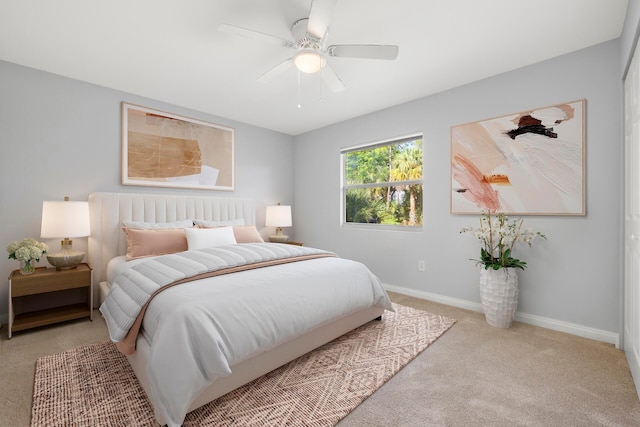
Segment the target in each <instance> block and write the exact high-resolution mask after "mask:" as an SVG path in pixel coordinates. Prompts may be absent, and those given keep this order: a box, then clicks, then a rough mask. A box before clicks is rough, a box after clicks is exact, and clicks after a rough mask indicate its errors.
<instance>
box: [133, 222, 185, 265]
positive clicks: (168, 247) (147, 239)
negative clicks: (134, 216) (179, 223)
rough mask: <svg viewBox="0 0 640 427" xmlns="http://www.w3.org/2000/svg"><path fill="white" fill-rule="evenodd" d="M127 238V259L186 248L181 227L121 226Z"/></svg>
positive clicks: (164, 253) (171, 252)
mask: <svg viewBox="0 0 640 427" xmlns="http://www.w3.org/2000/svg"><path fill="white" fill-rule="evenodd" d="M123 230H124V234H125V236H126V238H127V255H126V258H127V261H130V260H132V259H136V258H143V257H148V256H155V255H166V254H173V253H176V252H183V251H186V250H187V237H186V236H185V234H184V229H183V228H155V229H146V230H145V229H136V228H126V227H124V228H123Z"/></svg>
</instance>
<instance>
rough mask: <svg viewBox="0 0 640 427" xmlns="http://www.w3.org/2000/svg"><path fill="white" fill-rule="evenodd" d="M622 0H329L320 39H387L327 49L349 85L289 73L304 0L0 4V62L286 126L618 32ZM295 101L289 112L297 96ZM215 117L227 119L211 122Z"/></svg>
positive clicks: (432, 89) (8, 0)
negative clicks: (224, 28) (267, 38)
mask: <svg viewBox="0 0 640 427" xmlns="http://www.w3.org/2000/svg"><path fill="white" fill-rule="evenodd" d="M627 3H628V0H535V1H530V0H527V1H525V0H482V1H478V0H393V1H389V0H339V1H338V3H337V5H336V6H335V8H334V9H333V14H332V18H331V23H330V26H329V29H330V38H329V44H353V43H356V44H357V43H362V44H395V45H398V46H399V47H400V53H399V55H398V58H397V59H396V60H395V61H382V60H369V59H352V58H329V59H328V63H329V64H330V65H331V67H332V68H333V69H334V70H335V71H336V73H337V74H338V75H339V76H340V78H341V79H342V81H343V82H344V84H345V85H346V87H347V89H346V90H345V91H343V92H340V93H337V94H332V93H331V92H329V91H328V90H327V89H326V88H324V87H323V85H322V84H321V80H320V78H319V77H318V76H317V75H310V76H309V75H303V76H302V78H301V90H300V91H298V73H297V72H296V71H295V69H293V68H292V69H290V70H288V71H287V72H285V73H284V74H281V75H279V76H276V77H275V78H274V79H273V80H271V81H270V82H268V83H260V82H257V81H256V78H257V77H259V76H260V75H262V74H263V73H264V72H266V71H267V70H269V69H270V68H271V67H273V66H275V65H277V64H278V63H280V62H281V61H283V60H285V59H287V58H289V57H290V56H291V53H292V52H293V51H291V50H289V49H286V48H284V47H280V46H277V45H273V44H265V43H260V42H257V41H253V40H250V39H247V38H242V37H238V36H234V35H232V34H227V33H222V32H220V31H218V25H219V24H221V23H228V24H233V25H237V26H241V27H246V28H251V29H254V30H257V31H261V32H263V33H268V34H271V35H275V36H278V37H282V38H287V39H290V38H291V35H290V26H291V24H292V23H293V22H294V21H296V20H298V19H300V18H304V17H307V16H308V12H309V8H310V4H311V0H271V1H267V0H181V1H178V0H109V1H91V0H56V1H51V0H19V1H16V0H0V59H2V60H6V61H9V62H13V63H16V64H21V65H25V66H28V67H32V68H36V69H40V70H45V71H49V72H51V73H55V74H60V75H63V76H68V77H72V78H75V79H79V80H83V81H86V82H90V83H94V84H98V85H101V86H106V87H109V88H113V89H118V90H122V91H125V92H129V93H133V94H137V95H141V96H145V97H149V98H152V99H156V100H159V101H163V102H167V103H170V104H175V105H179V106H183V107H187V108H190V109H193V110H197V111H202V112H205V113H210V114H213V115H216V116H221V117H225V118H228V119H232V120H237V121H240V122H244V123H249V124H253V125H256V126H260V127H264V128H268V129H273V130H276V131H280V132H284V133H286V134H291V135H297V134H300V133H303V132H306V131H310V130H313V129H317V128H320V127H323V126H327V125H329V124H332V123H336V122H340V121H342V120H346V119H350V118H353V117H357V116H360V115H363V114H366V113H369V112H372V111H376V110H380V109H384V108H386V107H390V106H393V105H398V104H401V103H404V102H407V101H410V100H412V99H417V98H421V97H424V96H427V95H430V94H433V93H437V92H441V91H443V90H446V89H449V88H452V87H456V86H460V85H463V84H465V83H469V82H472V81H476V80H479V79H483V78H486V77H490V76H492V75H496V74H499V73H502V72H505V71H509V70H513V69H516V68H520V67H523V66H526V65H529V64H532V63H535V62H539V61H542V60H545V59H548V58H552V57H555V56H558V55H562V54H565V53H568V52H571V51H575V50H578V49H582V48H585V47H588V46H592V45H594V44H597V43H601V42H604V41H607V40H611V39H615V38H617V37H619V36H620V33H621V31H622V26H623V22H624V16H625V13H626V9H627ZM299 102H300V103H301V104H302V108H297V104H298V103H299ZM222 124H224V123H222Z"/></svg>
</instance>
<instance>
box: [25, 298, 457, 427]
mask: <svg viewBox="0 0 640 427" xmlns="http://www.w3.org/2000/svg"><path fill="white" fill-rule="evenodd" d="M394 306H395V308H396V313H385V315H384V317H383V320H382V321H381V322H377V321H373V322H369V323H368V324H367V325H364V326H362V327H360V328H358V329H356V330H355V331H353V332H351V333H349V334H346V335H344V336H343V337H340V338H338V339H336V340H334V341H332V342H331V343H329V344H326V345H325V346H323V347H320V348H319V349H317V350H315V351H313V352H311V353H309V354H307V355H305V356H302V357H300V358H299V359H296V360H294V361H293V362H291V363H289V364H287V365H285V366H283V367H281V368H279V369H277V370H275V371H273V372H271V373H269V374H267V375H265V376H263V377H261V378H258V379H257V380H255V381H253V382H252V383H250V384H247V385H246V386H244V387H241V388H240V389H238V390H236V391H234V392H232V393H229V394H227V395H226V396H223V397H221V398H220V399H218V400H216V401H215V402H212V403H210V404H208V405H205V406H203V407H201V408H199V409H197V410H195V411H193V412H191V413H189V414H188V416H187V419H186V420H185V425H198V426H231V425H242V426H260V427H262V426H265V425H274V424H277V425H288V426H333V425H335V424H336V423H338V422H339V421H340V420H341V419H342V418H344V417H345V416H346V415H347V414H348V413H349V412H351V411H352V410H353V409H354V408H355V407H356V406H358V405H359V404H360V403H361V402H362V401H364V400H365V399H366V398H367V397H368V396H370V395H371V394H372V393H373V392H375V391H376V390H377V389H378V388H379V387H381V386H382V385H383V384H384V383H385V382H387V381H388V380H389V379H390V378H391V377H392V376H393V375H394V374H396V373H397V372H398V371H399V370H400V369H401V368H402V367H403V366H405V365H406V364H407V363H409V362H410V361H411V360H412V359H413V358H415V357H416V356H417V355H418V354H419V353H420V352H422V351H423V350H424V349H425V348H427V347H428V346H429V344H431V343H432V342H433V341H435V340H436V339H437V338H438V337H439V336H441V335H442V334H443V333H444V332H446V331H447V330H448V329H449V328H450V327H451V326H452V325H453V324H454V322H455V321H454V320H451V319H449V318H447V317H444V316H440V315H433V314H429V313H426V312H424V311H421V310H416V309H414V308H410V307H406V306H402V305H397V304H396V305H394ZM31 415H32V416H31V425H32V426H45V425H46V426H55V425H59V426H67V425H74V426H89V425H156V423H155V421H154V419H153V411H152V409H151V406H150V404H149V402H148V400H147V399H146V397H145V395H144V392H143V391H142V389H141V388H140V385H139V384H138V382H137V380H136V378H135V376H134V375H133V372H132V371H131V369H130V367H129V365H128V363H127V361H126V359H125V357H124V356H122V355H121V354H120V353H118V352H117V350H116V349H115V346H114V345H113V344H111V343H110V342H108V341H107V342H102V343H97V344H92V345H87V346H83V347H79V348H76V349H73V350H69V351H65V352H63V353H58V354H54V355H50V356H45V357H42V358H40V359H38V361H37V363H36V374H35V383H34V394H33V406H32V413H31Z"/></svg>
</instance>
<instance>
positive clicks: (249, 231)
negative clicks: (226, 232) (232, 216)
mask: <svg viewBox="0 0 640 427" xmlns="http://www.w3.org/2000/svg"><path fill="white" fill-rule="evenodd" d="M233 235H234V236H236V242H238V243H263V242H264V239H263V238H262V236H261V235H260V233H258V229H257V228H256V226H255V225H234V226H233Z"/></svg>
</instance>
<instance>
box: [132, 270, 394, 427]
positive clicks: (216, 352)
mask: <svg viewBox="0 0 640 427" xmlns="http://www.w3.org/2000/svg"><path fill="white" fill-rule="evenodd" d="M203 282H206V283H203ZM371 306H380V307H383V308H386V309H390V310H391V309H392V307H391V302H390V301H389V298H388V296H387V294H386V292H385V291H384V289H383V288H382V285H381V283H380V281H379V280H378V279H377V278H376V277H375V276H374V275H373V274H372V273H371V272H370V271H369V270H368V269H367V268H366V267H365V266H364V265H363V264H360V263H358V262H354V261H350V260H345V259H341V258H320V259H314V260H307V261H300V262H294V263H291V264H284V265H277V266H272V267H265V268H260V269H256V270H249V271H243V272H238V273H233V274H228V275H223V276H218V277H212V278H208V279H202V280H199V281H195V282H190V283H185V284H182V285H178V286H175V287H172V288H170V289H167V290H165V291H164V292H162V293H160V294H159V295H157V296H156V297H155V298H154V299H153V301H152V302H151V303H150V305H149V307H148V309H147V312H146V315H145V318H144V322H143V332H142V333H143V335H144V338H145V339H147V340H148V341H149V342H150V343H151V356H150V360H149V364H148V367H147V373H148V377H149V378H150V388H151V393H152V394H153V396H152V400H153V401H155V402H156V408H155V410H156V417H158V416H160V418H163V419H165V420H167V423H168V424H169V425H180V424H181V423H182V422H183V420H184V417H185V415H186V412H187V410H188V408H189V406H190V405H191V403H192V402H193V401H194V399H195V398H196V397H197V396H198V394H199V393H200V392H201V391H202V390H203V389H204V388H206V387H207V386H208V385H210V384H211V383H212V382H213V381H215V380H216V378H219V377H223V376H227V375H229V374H230V373H231V371H232V367H233V366H234V365H236V364H238V363H240V362H242V361H244V360H246V359H248V358H250V357H252V356H254V355H256V354H259V353H261V352H264V351H266V350H269V349H271V348H273V347H275V346H277V345H279V344H281V343H283V342H286V341H288V340H290V339H292V338H294V337H296V336H298V335H301V334H304V333H305V332H308V331H310V330H312V329H314V328H316V327H318V326H321V325H323V324H326V323H328V322H330V321H332V320H334V319H336V318H340V317H342V316H345V315H347V314H350V313H353V312H355V311H358V310H361V309H364V308H368V307H371ZM158 412H159V413H158Z"/></svg>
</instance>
